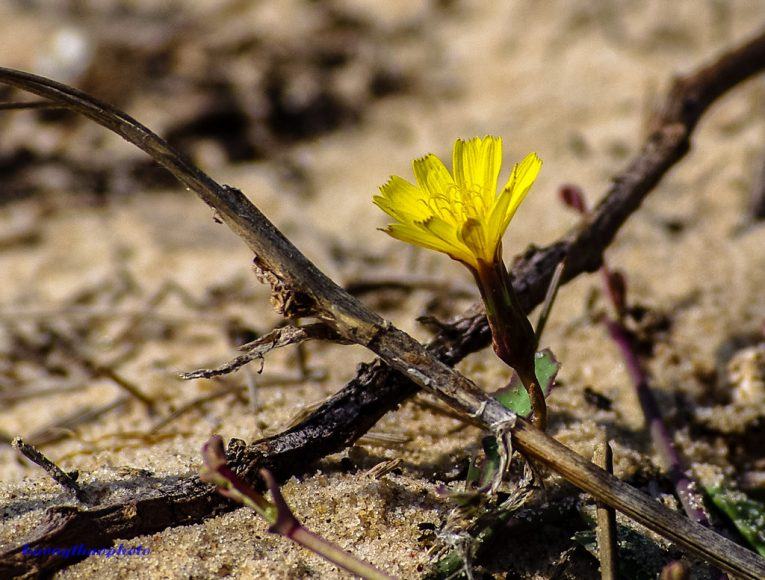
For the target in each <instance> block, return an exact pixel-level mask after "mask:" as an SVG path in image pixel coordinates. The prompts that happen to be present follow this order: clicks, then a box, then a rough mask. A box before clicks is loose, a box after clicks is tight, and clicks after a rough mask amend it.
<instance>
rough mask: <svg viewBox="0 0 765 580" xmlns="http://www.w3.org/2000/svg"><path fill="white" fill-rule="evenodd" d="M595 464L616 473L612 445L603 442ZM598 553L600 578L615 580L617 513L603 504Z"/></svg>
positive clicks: (599, 509)
mask: <svg viewBox="0 0 765 580" xmlns="http://www.w3.org/2000/svg"><path fill="white" fill-rule="evenodd" d="M593 461H594V462H595V464H597V465H599V466H600V467H602V468H603V469H605V470H606V471H607V472H608V473H613V472H614V456H613V451H612V450H611V445H609V443H608V441H603V442H602V443H600V444H598V446H597V447H596V448H595V457H593ZM596 515H597V520H598V530H597V537H598V553H599V554H600V577H601V578H602V579H603V580H615V579H616V575H617V550H618V546H619V544H618V542H617V538H616V512H615V511H614V510H613V509H612V508H610V507H608V506H606V505H603V504H600V503H599V504H598V507H597V511H596Z"/></svg>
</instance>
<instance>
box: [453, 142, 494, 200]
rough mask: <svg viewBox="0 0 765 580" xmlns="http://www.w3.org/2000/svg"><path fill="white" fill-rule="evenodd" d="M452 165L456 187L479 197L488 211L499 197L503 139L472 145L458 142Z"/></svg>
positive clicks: (473, 143) (455, 146)
mask: <svg viewBox="0 0 765 580" xmlns="http://www.w3.org/2000/svg"><path fill="white" fill-rule="evenodd" d="M452 163H453V165H454V180H455V181H456V182H457V185H459V186H460V187H461V188H462V189H463V191H466V192H472V193H479V194H480V195H481V200H482V201H483V210H484V211H488V208H490V207H491V206H492V205H493V203H494V197H495V196H496V195H497V179H498V178H499V170H500V167H501V166H502V139H501V138H500V137H492V136H490V135H489V136H486V137H483V138H479V137H476V138H475V139H470V140H469V141H463V140H462V139H457V141H456V142H455V143H454V153H453V156H452Z"/></svg>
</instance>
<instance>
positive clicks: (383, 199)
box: [372, 175, 433, 223]
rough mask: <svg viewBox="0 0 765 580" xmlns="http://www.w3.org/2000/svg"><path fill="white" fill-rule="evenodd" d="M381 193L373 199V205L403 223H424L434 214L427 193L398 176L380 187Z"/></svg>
mask: <svg viewBox="0 0 765 580" xmlns="http://www.w3.org/2000/svg"><path fill="white" fill-rule="evenodd" d="M380 193H381V194H382V195H376V196H374V197H373V198H372V201H373V203H374V204H375V205H376V206H377V207H379V208H380V209H381V210H383V211H384V212H385V213H387V214H388V215H389V216H391V217H392V218H393V219H395V220H398V221H400V222H402V223H411V222H414V221H422V220H424V219H427V217H428V216H429V215H431V214H432V213H433V212H432V211H430V210H429V209H428V206H427V202H426V200H427V197H428V195H427V193H426V192H424V191H422V190H421V189H420V188H419V187H417V186H415V185H412V184H411V183H409V182H408V181H407V180H406V179H403V178H401V177H398V176H397V175H394V176H392V177H391V178H390V179H389V180H388V182H387V183H386V184H385V185H383V186H382V187H380Z"/></svg>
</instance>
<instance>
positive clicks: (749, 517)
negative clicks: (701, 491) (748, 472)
mask: <svg viewBox="0 0 765 580" xmlns="http://www.w3.org/2000/svg"><path fill="white" fill-rule="evenodd" d="M705 491H706V492H707V495H708V496H709V498H710V499H711V500H712V503H714V504H715V506H717V508H718V509H719V510H720V511H721V512H723V513H724V514H725V515H726V516H728V518H730V521H731V522H733V525H735V526H736V529H737V530H738V531H739V533H740V534H741V535H742V536H743V537H744V538H745V539H746V541H747V542H749V544H750V545H751V546H752V547H753V548H754V549H755V550H757V552H758V553H759V554H760V555H761V556H765V504H763V503H762V502H759V501H756V500H753V499H751V498H750V497H748V496H747V495H746V494H744V493H743V492H741V491H738V490H733V489H729V488H726V487H723V486H716V487H706V488H705Z"/></svg>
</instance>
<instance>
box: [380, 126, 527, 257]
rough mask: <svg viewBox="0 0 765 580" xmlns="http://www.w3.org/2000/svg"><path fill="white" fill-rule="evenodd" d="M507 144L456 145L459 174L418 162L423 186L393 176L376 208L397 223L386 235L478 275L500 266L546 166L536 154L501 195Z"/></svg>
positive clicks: (487, 140) (437, 163) (430, 159)
mask: <svg viewBox="0 0 765 580" xmlns="http://www.w3.org/2000/svg"><path fill="white" fill-rule="evenodd" d="M501 165H502V139H501V138H499V137H491V136H488V137H484V138H475V139H470V140H469V141H463V140H461V139H458V140H457V142H456V143H455V144H454V155H453V173H454V175H453V176H452V174H450V173H449V171H448V170H447V169H446V167H445V166H444V164H443V163H442V162H441V160H440V159H438V157H436V156H435V155H432V154H431V155H426V156H425V157H423V158H421V159H416V160H415V161H414V162H413V163H412V166H413V167H414V175H415V177H416V178H417V185H413V184H412V183H410V182H408V181H407V180H405V179H403V178H401V177H397V176H393V177H391V178H390V180H389V181H388V183H386V184H385V185H383V186H382V187H381V188H380V193H381V194H382V195H377V196H375V197H374V203H375V204H376V205H377V206H378V207H379V208H380V209H382V210H383V211H384V212H385V213H387V214H388V215H389V216H391V217H392V218H393V219H394V220H396V222H397V223H393V224H390V225H389V226H387V227H386V228H385V229H384V230H383V231H385V232H387V233H388V234H390V235H391V236H393V237H394V238H397V239H399V240H402V241H404V242H408V243H410V244H415V245H417V246H422V247H424V248H429V249H431V250H436V251H439V252H443V253H445V254H448V255H449V256H451V257H452V258H454V259H455V260H458V261H460V262H462V263H464V264H465V265H467V266H469V267H471V268H473V269H474V270H475V269H478V267H479V261H481V262H484V263H485V264H491V263H492V262H494V260H495V258H496V256H497V251H498V249H499V247H500V243H501V241H502V235H503V234H504V233H505V230H506V229H507V226H508V224H509V223H510V220H511V219H512V217H513V215H514V214H515V210H517V209H518V206H519V205H520V204H521V202H522V201H523V198H524V197H526V194H527V193H528V191H529V189H530V188H531V186H532V184H533V183H534V180H535V179H536V177H537V175H538V173H539V169H540V167H541V166H542V161H541V160H540V159H539V157H537V156H536V154H534V153H531V154H529V155H527V156H526V158H525V159H524V160H523V161H521V162H520V163H518V164H517V165H516V166H515V167H514V168H513V171H512V173H511V174H510V178H509V179H508V181H507V183H506V184H505V187H504V188H502V190H501V191H500V192H499V193H497V180H498V178H499V171H500V166H501Z"/></svg>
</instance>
